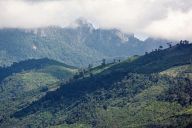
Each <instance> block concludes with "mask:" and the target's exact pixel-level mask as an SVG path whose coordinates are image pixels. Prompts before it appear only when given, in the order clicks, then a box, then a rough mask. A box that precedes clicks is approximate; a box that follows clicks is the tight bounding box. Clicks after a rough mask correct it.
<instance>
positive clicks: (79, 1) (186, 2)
mask: <svg viewBox="0 0 192 128" xmlns="http://www.w3.org/2000/svg"><path fill="white" fill-rule="evenodd" d="M80 17H83V18H85V19H87V20H89V21H91V22H93V23H94V24H95V25H96V26H98V27H101V28H118V29H121V30H122V31H124V32H132V33H136V34H139V35H147V36H156V37H162V38H167V39H189V40H192V0H52V1H51V0H41V1H40V0H0V28H4V27H12V28H15V27H19V28H34V27H43V26H49V25H59V26H69V25H70V24H72V23H73V22H74V20H75V19H77V18H80Z"/></svg>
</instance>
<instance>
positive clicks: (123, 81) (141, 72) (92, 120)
mask: <svg viewBox="0 0 192 128" xmlns="http://www.w3.org/2000/svg"><path fill="white" fill-rule="evenodd" d="M191 55H192V45H191V44H180V45H177V46H174V47H172V48H169V49H165V50H159V51H155V52H152V53H149V54H147V55H144V56H141V57H135V58H134V59H131V60H130V59H129V60H127V61H124V62H120V63H116V64H112V65H110V66H109V65H103V66H101V67H100V68H94V69H92V70H90V71H94V73H93V74H92V75H88V74H90V73H87V74H86V75H85V76H79V77H75V79H73V80H71V81H70V82H66V83H63V84H62V86H61V87H60V88H58V89H57V90H56V91H52V92H48V93H47V94H46V95H45V96H44V97H42V98H41V99H40V100H37V101H35V102H33V103H32V104H31V105H29V106H26V107H25V108H23V109H21V110H20V111H17V112H16V113H14V114H13V115H12V116H13V118H12V119H10V122H12V123H13V122H14V125H12V124H11V123H9V125H7V123H6V122H4V123H3V124H2V126H19V127H97V128H99V127H101V128H103V127H107V128H111V127H114V128H115V127H118V128H127V127H131V128H132V127H138V128H140V127H147V128H153V127H181V128H183V127H190V126H191V124H192V122H191V119H192V111H191V107H192V102H191V101H192V95H191V91H192V90H191V88H192V87H191V85H192V84H191V83H192V72H191V71H192V67H191V64H190V62H191ZM105 66H107V68H105ZM96 70H101V71H98V72H97V71H96ZM172 74H174V75H172ZM175 74H176V75H175Z"/></svg>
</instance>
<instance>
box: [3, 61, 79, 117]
mask: <svg viewBox="0 0 192 128" xmlns="http://www.w3.org/2000/svg"><path fill="white" fill-rule="evenodd" d="M0 71H1V75H0V76H1V77H0V78H1V84H0V117H1V118H3V119H5V120H6V121H8V118H9V116H10V114H12V113H14V112H15V111H17V110H18V109H21V108H23V107H25V106H28V105H29V104H31V103H32V102H33V101H36V100H38V99H40V98H41V97H42V96H44V95H45V94H46V92H47V91H53V90H55V89H57V88H58V87H59V83H60V82H62V81H64V80H68V79H70V78H71V77H72V76H73V75H74V74H75V73H76V72H77V69H76V68H75V67H72V66H68V65H66V64H63V63H60V62H57V61H53V60H49V59H39V60H34V59H33V60H26V61H22V62H19V63H14V64H13V65H12V66H10V67H6V68H1V69H0Z"/></svg>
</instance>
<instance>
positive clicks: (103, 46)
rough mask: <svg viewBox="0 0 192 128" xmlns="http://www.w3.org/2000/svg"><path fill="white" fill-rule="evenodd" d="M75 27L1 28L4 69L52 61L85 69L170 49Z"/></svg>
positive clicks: (156, 41) (79, 23)
mask: <svg viewBox="0 0 192 128" xmlns="http://www.w3.org/2000/svg"><path fill="white" fill-rule="evenodd" d="M75 24H76V25H75V27H64V28H62V27H57V26H50V27H44V28H36V29H35V28H33V29H18V28H15V29H13V28H4V29H0V66H7V65H11V64H12V63H13V62H19V61H22V60H27V59H39V58H49V59H53V60H57V61H60V62H64V63H66V64H69V65H73V66H78V67H80V66H81V67H85V66H87V65H88V64H97V63H98V62H99V61H101V60H102V59H103V58H105V59H113V58H116V57H123V58H127V56H132V55H142V54H144V53H145V52H150V51H152V50H155V49H158V48H159V46H163V47H164V48H166V47H167V44H166V43H167V42H168V41H167V40H163V39H154V38H148V39H146V40H145V41H142V40H139V39H138V38H137V37H135V36H134V34H126V33H123V32H121V31H120V30H118V29H102V28H95V27H94V26H93V25H92V24H91V23H89V22H87V21H85V20H82V19H79V20H77V21H76V22H75Z"/></svg>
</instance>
